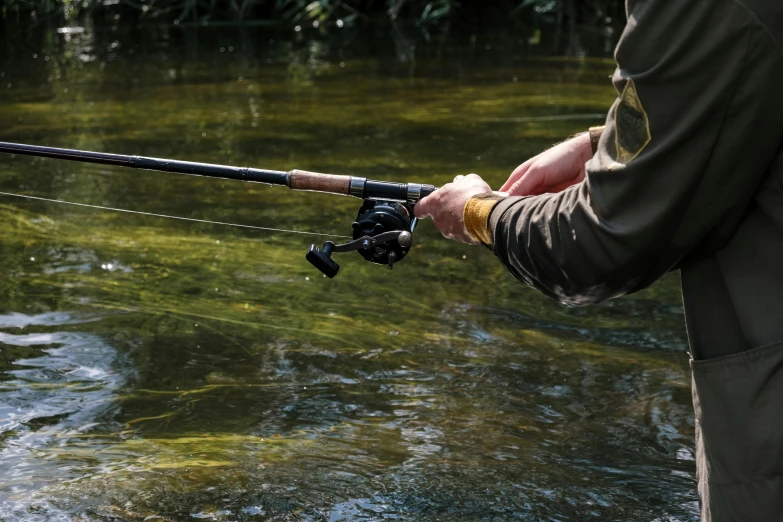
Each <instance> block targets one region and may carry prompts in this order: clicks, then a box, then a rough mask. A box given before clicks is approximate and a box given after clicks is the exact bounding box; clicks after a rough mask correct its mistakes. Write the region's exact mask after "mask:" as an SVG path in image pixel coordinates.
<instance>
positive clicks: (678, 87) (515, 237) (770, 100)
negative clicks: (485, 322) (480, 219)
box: [489, 0, 783, 305]
mask: <svg viewBox="0 0 783 522" xmlns="http://www.w3.org/2000/svg"><path fill="white" fill-rule="evenodd" d="M615 55H616V59H617V64H618V67H617V69H616V70H615V73H614V75H613V83H614V85H615V88H616V89H617V92H618V98H617V100H616V101H615V103H614V104H613V105H612V107H611V109H610V111H609V113H608V116H607V120H606V128H605V130H604V132H603V134H602V136H601V139H600V142H599V144H598V150H597V152H596V154H595V155H594V156H593V158H592V160H590V161H589V162H588V163H587V176H586V179H585V181H584V182H583V183H580V184H578V185H575V186H572V187H570V188H568V189H567V190H565V191H563V192H560V193H557V194H543V195H540V196H532V197H509V198H506V199H505V200H503V201H501V202H500V203H499V204H498V205H496V207H495V208H494V210H493V212H492V214H491V216H490V219H489V225H490V231H491V234H492V238H493V244H494V247H493V248H494V252H495V254H496V255H497V256H498V258H499V259H500V260H501V262H502V263H503V264H504V265H505V266H506V267H507V268H508V269H509V270H510V271H511V273H512V274H513V275H514V276H515V277H516V278H517V279H519V280H521V281H523V282H524V283H526V284H528V285H530V286H533V287H535V288H537V289H538V290H540V291H542V292H544V293H545V294H547V295H549V296H550V297H553V298H555V299H557V300H559V301H562V302H566V303H570V304H577V305H579V304H589V303H594V302H599V301H602V300H605V299H609V298H612V297H615V296H619V295H622V294H626V293H630V292H634V291H636V290H639V289H641V288H644V287H646V286H648V285H650V284H652V283H653V282H654V281H655V280H657V279H658V278H660V277H661V276H662V275H664V274H665V273H666V272H667V271H669V270H671V269H672V268H674V267H676V266H677V265H678V264H679V263H681V262H682V261H683V260H684V259H686V258H687V256H688V255H691V254H694V252H696V251H698V250H699V248H700V247H703V246H704V245H705V244H706V243H711V244H716V245H717V244H719V243H720V241H721V240H725V239H728V235H730V233H731V232H732V231H733V230H734V228H735V227H736V224H737V222H738V221H739V219H740V218H741V216H742V214H743V213H744V211H745V209H746V207H747V205H748V203H749V201H750V200H751V198H752V196H753V193H754V192H755V191H756V188H757V187H758V185H759V183H760V181H761V179H762V177H763V174H764V173H765V172H766V171H767V170H768V168H769V164H770V163H771V161H772V159H773V158H774V155H775V153H776V151H777V149H778V147H779V146H780V144H781V134H783V132H782V131H781V127H783V125H781V124H780V121H779V118H780V114H783V102H781V100H780V98H781V95H780V93H781V92H783V82H781V71H783V63H782V62H781V51H780V49H779V48H778V47H777V46H776V44H775V42H774V41H773V40H772V39H771V38H770V36H769V33H768V32H767V31H766V30H765V29H764V27H763V25H762V23H761V22H760V21H759V20H758V19H757V18H756V17H755V16H754V15H753V13H751V12H749V11H748V10H746V8H745V7H743V6H742V5H741V4H740V3H738V2H734V1H731V0H714V1H712V0H710V1H708V0H691V1H675V2H671V1H664V0H644V1H639V2H636V3H635V4H633V5H632V7H631V11H630V12H629V13H628V23H627V26H626V29H625V31H624V32H623V35H622V37H621V39H620V42H619V44H618V46H617V49H616V53H615Z"/></svg>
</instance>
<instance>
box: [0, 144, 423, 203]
mask: <svg viewBox="0 0 783 522" xmlns="http://www.w3.org/2000/svg"><path fill="white" fill-rule="evenodd" d="M0 152H7V153H10V154H23V155H27V156H40V157H44V158H55V159H62V160H68V161H80V162H86V163H98V164H101V165H113V166H118V167H130V168H135V169H145V170H157V171H160V172H173V173H176V174H190V175H194V176H208V177H211V178H222V179H233V180H239V181H250V182H254V183H267V184H270V185H284V186H286V187H289V188H290V189H292V190H307V191H313V192H327V193H330V194H341V195H344V196H353V197H356V198H373V199H386V200H393V201H404V202H406V203H416V202H417V201H418V200H419V199H421V198H423V197H425V196H428V195H429V194H431V193H433V192H434V191H435V190H436V187H434V186H433V185H423V184H420V183H394V182H390V181H376V180H371V179H367V178H361V177H357V176H343V175H338V174H322V173H319V172H308V171H306V170H296V169H295V170H290V171H288V172H284V171H279V170H263V169H254V168H248V167H234V166H231V165H216V164H213V163H198V162H193V161H180V160H173V159H163V158H148V157H145V156H125V155H122V154H108V153H105V152H90V151H85V150H75V149H60V148H55V147H42V146H40V145H26V144H23V143H8V142H2V141H0Z"/></svg>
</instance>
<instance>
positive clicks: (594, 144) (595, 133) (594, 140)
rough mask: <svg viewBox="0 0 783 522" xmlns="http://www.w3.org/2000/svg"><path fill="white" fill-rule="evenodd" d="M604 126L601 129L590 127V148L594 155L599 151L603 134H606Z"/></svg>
mask: <svg viewBox="0 0 783 522" xmlns="http://www.w3.org/2000/svg"><path fill="white" fill-rule="evenodd" d="M604 127H605V126H604V125H601V126H600V127H590V130H589V131H587V132H589V133H590V148H591V149H593V154H595V153H596V152H597V151H598V142H599V141H601V134H603V133H604Z"/></svg>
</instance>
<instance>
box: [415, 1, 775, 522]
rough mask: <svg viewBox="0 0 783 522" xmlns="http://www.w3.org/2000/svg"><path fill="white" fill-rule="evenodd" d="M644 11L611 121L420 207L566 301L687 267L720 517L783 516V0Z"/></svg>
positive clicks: (639, 8) (601, 296)
mask: <svg viewBox="0 0 783 522" xmlns="http://www.w3.org/2000/svg"><path fill="white" fill-rule="evenodd" d="M626 9H627V14H628V23H627V26H626V28H625V31H624V32H623V35H622V37H621V38H620V41H619V43H618V46H617V49H616V51H615V56H616V59H617V64H618V67H617V69H616V71H615V73H614V76H613V83H614V85H615V87H616V89H617V92H618V98H617V100H616V101H615V103H614V104H613V105H612V107H611V109H610V110H609V113H608V116H607V119H606V125H605V128H603V129H601V128H598V129H591V131H590V133H588V134H583V135H580V136H577V137H575V138H573V139H571V140H569V141H566V142H564V143H561V144H560V145H557V146H556V147H554V148H552V149H550V150H548V151H546V152H544V153H543V154H541V155H539V156H537V157H535V158H533V159H531V160H529V161H528V162H526V163H524V164H522V165H521V166H520V167H518V168H517V169H516V170H515V171H514V173H513V174H512V175H511V177H510V178H509V180H508V181H507V182H506V183H505V185H503V187H501V189H500V192H499V193H494V194H493V193H492V190H491V188H490V187H489V185H487V184H486V183H485V182H484V181H483V180H482V179H481V178H480V177H479V176H477V175H475V174H470V175H468V176H457V178H456V179H455V180H454V182H453V183H449V184H447V185H446V186H444V187H443V188H441V189H439V190H438V191H437V192H435V193H433V194H432V195H431V196H429V197H427V198H425V199H423V200H421V201H420V202H419V203H418V205H417V206H416V214H417V215H418V216H419V217H432V218H433V220H434V222H435V225H436V226H437V227H438V228H439V229H440V230H441V232H443V234H444V235H445V236H447V237H451V238H452V239H456V240H458V241H463V242H467V243H479V242H481V243H485V244H487V245H491V247H492V248H493V250H494V252H495V254H496V256H497V257H498V258H499V259H500V261H501V262H502V263H503V264H504V265H505V266H506V267H507V268H508V269H509V271H511V273H512V274H513V275H514V276H515V277H516V278H517V279H519V280H520V281H522V282H523V283H525V284H527V285H530V286H532V287H533V288H536V289H538V290H540V291H541V292H544V293H545V294H547V295H549V296H550V297H553V298H554V299H557V300H559V301H561V302H564V303H570V304H575V305H585V304H590V303H595V302H599V301H603V300H605V299H610V298H613V297H617V296H620V295H623V294H628V293H631V292H635V291H637V290H639V289H642V288H644V287H646V286H648V285H650V284H652V283H653V282H654V281H656V280H657V279H658V278H660V277H661V276H662V275H664V274H665V273H666V272H668V271H670V270H674V269H679V270H680V271H681V277H682V289H683V299H684V303H685V314H686V323H687V327H688V335H689V341H690V350H691V356H692V358H691V367H692V370H693V403H694V408H695V413H696V450H697V451H696V455H697V459H696V466H697V478H698V490H699V495H700V498H701V501H702V502H701V505H702V515H701V516H702V520H703V521H713V522H722V521H742V522H745V521H769V520H783V2H781V0H687V1H686V0H675V1H673V2H672V1H664V0H627V4H626ZM591 144H592V147H591Z"/></svg>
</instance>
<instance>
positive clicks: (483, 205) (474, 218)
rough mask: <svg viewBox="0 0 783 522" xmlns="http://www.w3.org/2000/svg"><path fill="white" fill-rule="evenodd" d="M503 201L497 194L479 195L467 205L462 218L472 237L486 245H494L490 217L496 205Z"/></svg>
mask: <svg viewBox="0 0 783 522" xmlns="http://www.w3.org/2000/svg"><path fill="white" fill-rule="evenodd" d="M502 199H503V197H502V196H498V195H497V194H492V193H488V194H477V195H475V196H473V197H472V198H470V199H469V200H468V202H467V203H465V208H464V209H463V211H462V218H463V221H464V222H465V229H467V231H468V234H470V237H472V238H473V239H474V240H476V241H478V242H480V243H484V244H485V245H491V244H492V243H493V241H492V231H491V230H490V229H489V216H490V214H492V209H493V208H495V205H497V204H498V202H499V201H500V200H502Z"/></svg>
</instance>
